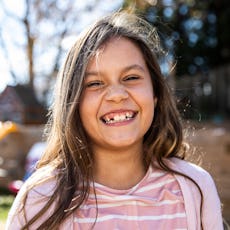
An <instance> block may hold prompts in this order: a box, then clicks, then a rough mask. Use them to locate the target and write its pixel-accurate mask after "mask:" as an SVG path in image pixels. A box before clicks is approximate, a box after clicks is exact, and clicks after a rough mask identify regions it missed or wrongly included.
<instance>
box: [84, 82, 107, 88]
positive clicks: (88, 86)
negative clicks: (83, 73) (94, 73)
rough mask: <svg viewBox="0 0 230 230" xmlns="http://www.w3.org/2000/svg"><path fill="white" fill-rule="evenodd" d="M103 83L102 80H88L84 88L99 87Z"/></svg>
mask: <svg viewBox="0 0 230 230" xmlns="http://www.w3.org/2000/svg"><path fill="white" fill-rule="evenodd" d="M103 85H104V83H103V82H102V81H90V82H87V83H86V84H85V87H86V88H100V87H102V86H103Z"/></svg>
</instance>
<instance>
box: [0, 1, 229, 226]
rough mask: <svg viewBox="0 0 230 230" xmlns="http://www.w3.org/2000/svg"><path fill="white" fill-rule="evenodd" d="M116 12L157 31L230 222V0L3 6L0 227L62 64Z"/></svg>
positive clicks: (166, 67) (38, 138) (197, 149)
mask: <svg viewBox="0 0 230 230" xmlns="http://www.w3.org/2000/svg"><path fill="white" fill-rule="evenodd" d="M120 9H126V10H127V11H129V12H133V13H138V14H140V15H141V16H142V17H143V18H144V19H146V20H147V21H149V22H150V23H151V24H152V25H154V26H156V27H157V29H158V32H159V35H160V38H161V41H162V46H163V48H164V49H165V55H164V57H162V58H160V59H159V63H160V65H161V69H162V72H163V74H164V76H165V78H166V79H167V80H168V81H169V84H170V86H171V87H172V89H173V92H174V94H175V97H176V100H177V103H178V108H179V110H180V113H181V116H182V118H183V121H184V125H185V128H186V131H185V134H186V136H187V140H188V141H189V142H190V143H191V144H192V145H193V152H194V154H195V153H196V157H197V156H200V157H201V159H202V166H203V167H204V168H206V169H207V170H208V171H209V172H210V173H211V175H212V176H213V178H214V179H215V182H216V184H217V187H218V191H219V193H220V197H221V200H222V203H223V215H224V217H225V218H226V219H227V220H228V221H229V222H230V181H229V176H230V167H229V166H230V26H229V25H230V1H229V0H136V1H135V0H84V1H83V0H76V1H72V0H65V1H61V0H19V1H14V0H1V1H0V192H1V194H0V225H1V223H4V220H5V218H6V215H7V211H8V209H9V207H10V205H11V203H12V200H13V197H12V196H11V195H9V194H14V195H15V194H16V192H17V188H15V187H17V186H19V187H20V182H22V181H23V178H24V176H25V173H26V171H27V169H28V167H29V166H28V165H29V164H32V163H34V161H35V160H36V159H39V154H37V153H34V152H36V151H35V150H34V149H35V146H38V145H37V144H38V143H41V142H42V133H43V128H44V124H45V123H46V119H47V117H46V114H47V108H48V107H49V105H50V104H51V103H52V92H53V87H54V84H55V81H56V76H57V73H58V70H59V69H60V66H61V65H62V63H63V58H64V57H65V55H66V53H67V51H68V49H69V48H70V47H71V46H72V45H73V43H74V41H75V39H76V37H77V35H78V34H79V33H80V32H81V31H82V30H83V29H84V28H85V27H87V26H88V25H89V24H90V23H92V22H93V21H95V20H96V19H97V18H99V17H101V16H103V15H107V14H109V13H111V12H114V11H117V10H120ZM32 149H33V151H32ZM39 152H40V154H41V153H42V148H39ZM31 156H32V157H31ZM191 160H193V159H191ZM31 162H32V163H31ZM15 181H16V182H18V184H16V185H15V184H14V185H12V183H13V182H15ZM10 186H11V187H10ZM12 186H14V188H13V189H12ZM15 189H16V190H15ZM1 213H3V214H2V215H1ZM0 228H1V227H0Z"/></svg>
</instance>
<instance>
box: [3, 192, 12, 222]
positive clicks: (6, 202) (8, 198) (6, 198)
mask: <svg viewBox="0 0 230 230" xmlns="http://www.w3.org/2000/svg"><path fill="white" fill-rule="evenodd" d="M13 201H14V196H12V195H0V221H1V220H3V221H4V220H5V219H6V218H7V215H8V212H9V210H10V207H11V205H12V203H13Z"/></svg>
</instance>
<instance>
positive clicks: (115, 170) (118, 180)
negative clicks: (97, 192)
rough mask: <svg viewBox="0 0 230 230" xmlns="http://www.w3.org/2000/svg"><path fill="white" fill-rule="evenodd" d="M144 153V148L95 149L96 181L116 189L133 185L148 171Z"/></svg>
mask: <svg viewBox="0 0 230 230" xmlns="http://www.w3.org/2000/svg"><path fill="white" fill-rule="evenodd" d="M142 154H143V151H142V148H139V149H138V150H137V149H135V150H130V149H129V150H119V151H112V150H109V151H108V150H107V151H106V150H100V151H99V150H98V151H95V152H94V158H95V159H94V160H95V164H94V165H95V167H94V177H95V181H96V182H97V183H100V184H103V185H105V186H108V187H110V188H114V189H129V188H131V187H133V186H134V185H136V184H137V183H138V182H139V181H140V180H141V179H142V178H143V177H144V175H145V173H146V169H145V167H144V163H143V157H142Z"/></svg>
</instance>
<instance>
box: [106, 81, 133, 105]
mask: <svg viewBox="0 0 230 230" xmlns="http://www.w3.org/2000/svg"><path fill="white" fill-rule="evenodd" d="M128 96H129V95H128V92H127V91H126V89H125V87H124V86H122V85H112V86H110V87H108V89H107V92H106V96H105V99H106V100H108V101H114V102H116V103H119V102H120V101H122V100H125V99H127V98H128Z"/></svg>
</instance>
